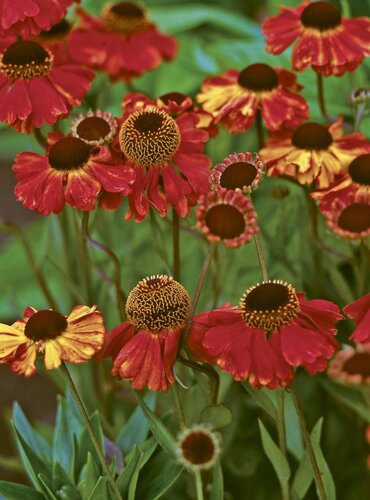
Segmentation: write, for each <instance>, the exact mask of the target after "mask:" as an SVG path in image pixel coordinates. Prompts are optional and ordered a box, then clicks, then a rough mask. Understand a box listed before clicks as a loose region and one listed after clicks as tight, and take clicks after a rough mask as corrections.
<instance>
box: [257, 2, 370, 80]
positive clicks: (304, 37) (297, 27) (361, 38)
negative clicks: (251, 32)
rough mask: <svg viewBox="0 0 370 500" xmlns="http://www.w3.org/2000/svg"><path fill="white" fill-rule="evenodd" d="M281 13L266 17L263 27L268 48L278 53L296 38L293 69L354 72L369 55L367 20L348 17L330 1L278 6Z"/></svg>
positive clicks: (327, 74) (338, 72) (339, 72)
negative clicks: (293, 6)
mask: <svg viewBox="0 0 370 500" xmlns="http://www.w3.org/2000/svg"><path fill="white" fill-rule="evenodd" d="M281 11H282V12H281V13H280V14H278V15H277V16H273V17H270V18H268V19H266V20H265V21H264V22H263V24H262V30H263V32H264V34H265V35H266V44H267V50H268V51H269V52H272V53H273V54H280V53H281V52H283V51H284V50H285V49H286V48H287V47H289V45H291V44H292V43H293V42H295V41H296V40H298V39H299V41H298V43H297V44H296V46H295V47H294V50H293V55H292V59H293V68H294V69H295V70H296V71H303V70H304V69H306V68H307V66H311V67H312V69H314V70H315V71H316V72H317V73H322V74H323V75H324V76H329V75H336V76H339V75H342V74H343V73H344V72H345V71H354V70H355V69H356V68H357V66H358V65H359V64H360V63H361V62H362V60H363V58H364V56H366V55H369V54H370V42H369V40H370V20H369V19H368V18H366V17H358V18H356V19H347V18H345V17H342V16H341V14H340V11H339V10H338V8H337V7H336V6H335V5H334V4H333V3H330V2H321V1H319V2H314V3H311V1H310V0H306V1H305V2H303V3H302V4H300V5H298V7H296V8H293V9H289V8H287V7H281Z"/></svg>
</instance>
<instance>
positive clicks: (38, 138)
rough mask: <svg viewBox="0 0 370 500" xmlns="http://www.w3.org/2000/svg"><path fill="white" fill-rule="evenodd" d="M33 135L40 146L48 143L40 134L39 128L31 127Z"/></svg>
mask: <svg viewBox="0 0 370 500" xmlns="http://www.w3.org/2000/svg"><path fill="white" fill-rule="evenodd" d="M33 135H34V136H35V139H36V141H37V142H38V143H39V144H40V146H41V147H42V148H46V146H47V145H48V141H47V140H46V138H45V137H44V136H43V135H42V133H41V130H40V129H39V128H34V129H33Z"/></svg>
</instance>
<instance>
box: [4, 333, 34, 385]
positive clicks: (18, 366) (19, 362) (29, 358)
mask: <svg viewBox="0 0 370 500" xmlns="http://www.w3.org/2000/svg"><path fill="white" fill-rule="evenodd" d="M36 354H37V346H36V344H35V343H34V342H32V341H29V344H28V345H26V346H25V347H24V350H23V352H21V353H19V352H18V353H17V357H16V359H14V360H13V361H12V362H11V363H10V367H11V369H12V370H13V371H14V372H15V373H18V374H22V375H25V376H26V377H30V376H31V375H33V374H34V373H35V372H36V367H35V361H36Z"/></svg>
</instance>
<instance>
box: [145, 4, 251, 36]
mask: <svg viewBox="0 0 370 500" xmlns="http://www.w3.org/2000/svg"><path fill="white" fill-rule="evenodd" d="M150 14H151V17H152V18H153V19H154V21H155V22H156V23H158V25H159V26H160V27H161V28H163V29H165V30H166V31H167V33H170V34H178V33H181V32H182V31H187V30H190V29H192V28H196V27H198V26H201V25H204V24H213V25H214V26H217V27H219V28H222V29H223V30H228V31H230V32H231V33H232V34H233V35H235V36H237V35H242V36H247V37H248V36H256V35H257V36H258V34H259V32H260V31H259V30H260V28H259V26H258V25H257V24H255V23H253V22H251V21H250V20H248V19H247V18H245V17H241V16H238V15H236V14H234V13H232V12H230V11H229V10H226V9H222V8H220V7H217V6H215V5H212V6H210V5H204V4H194V3H192V4H191V5H176V6H173V7H170V8H168V6H166V7H153V9H151V12H150Z"/></svg>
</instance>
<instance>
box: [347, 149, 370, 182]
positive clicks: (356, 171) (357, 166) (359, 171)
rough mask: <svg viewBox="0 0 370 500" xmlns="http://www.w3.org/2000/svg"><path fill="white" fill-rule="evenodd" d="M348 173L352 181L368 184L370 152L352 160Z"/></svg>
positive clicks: (369, 179) (369, 180) (369, 178)
mask: <svg viewBox="0 0 370 500" xmlns="http://www.w3.org/2000/svg"><path fill="white" fill-rule="evenodd" d="M348 173H349V175H350V176H351V179H352V180H353V182H356V183H357V184H362V185H364V186H370V154H366V155H361V156H358V157H357V158H355V159H354V160H352V162H351V163H350V165H349V167H348Z"/></svg>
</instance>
